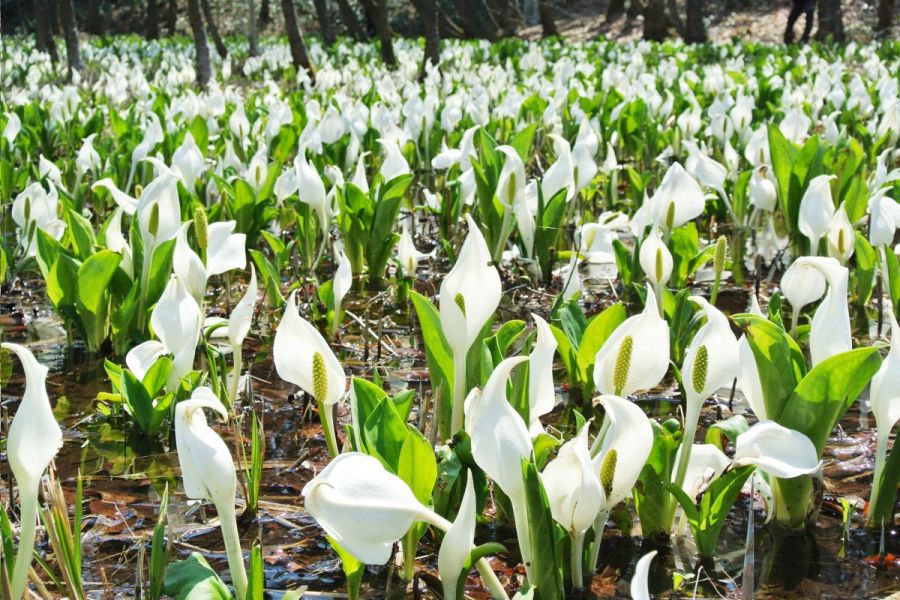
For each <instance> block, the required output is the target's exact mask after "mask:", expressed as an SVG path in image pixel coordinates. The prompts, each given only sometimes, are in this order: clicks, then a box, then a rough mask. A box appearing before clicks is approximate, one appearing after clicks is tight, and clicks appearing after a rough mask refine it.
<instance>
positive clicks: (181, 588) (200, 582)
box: [163, 552, 231, 600]
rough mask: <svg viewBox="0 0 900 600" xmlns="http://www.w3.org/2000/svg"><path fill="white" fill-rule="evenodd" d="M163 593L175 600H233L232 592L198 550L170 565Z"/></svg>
mask: <svg viewBox="0 0 900 600" xmlns="http://www.w3.org/2000/svg"><path fill="white" fill-rule="evenodd" d="M163 593H164V594H166V595H168V596H172V597H173V598H175V600H231V592H229V591H228V588H227V587H226V586H225V584H224V583H223V582H222V580H221V579H219V576H218V575H216V572H215V571H213V570H212V567H210V566H209V563H207V562H206V559H204V558H203V557H202V556H201V555H200V554H199V553H197V552H192V553H191V555H190V557H188V558H186V559H185V560H180V561H178V562H176V563H173V564H170V565H169V567H168V569H166V583H165V585H164V586H163Z"/></svg>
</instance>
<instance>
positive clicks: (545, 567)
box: [522, 459, 567, 599]
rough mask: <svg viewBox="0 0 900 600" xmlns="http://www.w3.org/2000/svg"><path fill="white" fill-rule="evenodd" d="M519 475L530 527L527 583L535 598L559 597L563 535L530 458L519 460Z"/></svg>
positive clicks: (561, 576) (561, 582)
mask: <svg viewBox="0 0 900 600" xmlns="http://www.w3.org/2000/svg"><path fill="white" fill-rule="evenodd" d="M522 477H523V479H524V481H525V503H526V507H527V511H528V526H529V529H530V531H529V541H530V542H531V559H532V563H533V564H532V565H531V573H532V576H533V577H534V581H529V582H528V583H529V584H531V585H533V586H534V587H535V588H536V594H535V597H536V598H541V599H550V598H563V597H564V589H563V588H564V584H563V570H562V564H563V544H564V543H565V539H566V537H567V535H566V533H565V532H564V531H563V529H562V527H560V526H559V525H558V524H557V523H556V521H554V520H553V515H552V513H551V511H550V502H549V500H547V492H546V491H545V490H544V485H543V483H541V477H540V473H538V470H537V467H536V466H535V464H534V463H533V462H532V461H531V460H528V459H523V460H522Z"/></svg>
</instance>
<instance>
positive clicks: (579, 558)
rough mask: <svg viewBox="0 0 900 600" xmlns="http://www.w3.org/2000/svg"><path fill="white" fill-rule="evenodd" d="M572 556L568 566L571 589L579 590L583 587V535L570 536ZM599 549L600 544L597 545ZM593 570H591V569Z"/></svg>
mask: <svg viewBox="0 0 900 600" xmlns="http://www.w3.org/2000/svg"><path fill="white" fill-rule="evenodd" d="M571 540H572V555H571V556H570V557H569V561H570V562H569V564H570V565H571V571H572V587H573V588H575V589H576V590H580V589H582V588H583V587H584V534H583V533H576V534H575V535H573V536H571ZM597 547H598V548H599V547H600V544H597ZM592 570H593V568H592Z"/></svg>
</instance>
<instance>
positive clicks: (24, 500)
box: [10, 481, 38, 598]
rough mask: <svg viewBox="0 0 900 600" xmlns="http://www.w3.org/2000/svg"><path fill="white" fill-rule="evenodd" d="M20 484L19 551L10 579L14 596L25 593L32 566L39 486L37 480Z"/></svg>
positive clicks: (19, 596) (17, 596)
mask: <svg viewBox="0 0 900 600" xmlns="http://www.w3.org/2000/svg"><path fill="white" fill-rule="evenodd" d="M17 483H18V484H19V506H20V508H19V551H18V554H16V564H15V567H14V568H13V576H12V579H11V580H10V592H11V593H12V596H11V597H12V598H21V597H22V594H24V593H25V585H26V581H27V579H28V570H29V569H30V568H31V555H32V553H33V552H34V536H35V532H36V527H35V520H36V519H37V502H38V487H37V482H35V483H34V484H33V485H32V483H31V482H26V483H24V484H23V482H18V481H17Z"/></svg>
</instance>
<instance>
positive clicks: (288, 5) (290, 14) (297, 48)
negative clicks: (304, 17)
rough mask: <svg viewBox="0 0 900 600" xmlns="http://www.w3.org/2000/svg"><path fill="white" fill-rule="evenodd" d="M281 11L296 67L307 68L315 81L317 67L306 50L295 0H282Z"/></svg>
mask: <svg viewBox="0 0 900 600" xmlns="http://www.w3.org/2000/svg"><path fill="white" fill-rule="evenodd" d="M281 12H282V13H283V14H284V28H285V29H286V30H287V36H288V44H289V45H290V47H291V58H292V59H293V61H294V67H295V68H296V69H297V70H298V71H300V70H301V69H302V70H305V71H306V73H307V74H308V75H309V78H310V79H311V80H312V81H313V82H315V80H316V69H315V67H313V64H312V61H311V60H310V59H309V52H307V51H306V42H304V41H303V34H302V33H301V32H300V26H299V25H297V13H296V12H294V0H281Z"/></svg>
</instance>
